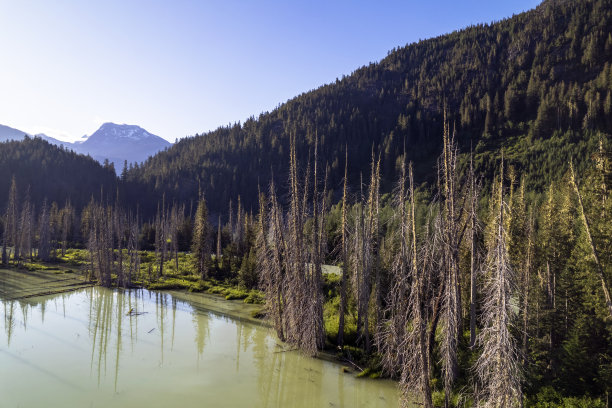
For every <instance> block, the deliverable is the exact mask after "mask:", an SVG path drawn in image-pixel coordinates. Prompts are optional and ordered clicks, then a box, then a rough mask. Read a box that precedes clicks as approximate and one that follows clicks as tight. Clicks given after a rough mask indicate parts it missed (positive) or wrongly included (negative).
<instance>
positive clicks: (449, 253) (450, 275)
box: [439, 112, 462, 407]
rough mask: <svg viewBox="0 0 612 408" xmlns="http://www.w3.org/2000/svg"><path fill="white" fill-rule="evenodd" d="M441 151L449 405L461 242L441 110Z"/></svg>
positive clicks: (453, 163)
mask: <svg viewBox="0 0 612 408" xmlns="http://www.w3.org/2000/svg"><path fill="white" fill-rule="evenodd" d="M444 115H445V124H444V144H443V146H444V152H443V153H442V157H441V160H442V168H441V170H442V180H441V182H442V186H441V187H442V191H441V192H440V193H441V194H440V195H441V202H440V204H441V211H440V216H441V222H440V226H439V228H441V230H442V231H441V235H442V245H443V263H442V264H443V269H442V270H443V281H444V283H443V285H444V286H443V288H444V292H443V299H442V316H441V317H442V322H443V331H442V344H441V349H440V351H441V356H442V373H443V377H444V396H445V406H446V407H448V406H449V400H450V395H451V391H452V387H453V384H454V382H455V380H456V378H457V371H458V361H457V349H458V345H459V338H460V333H461V330H460V328H461V289H460V284H459V248H460V245H461V227H460V225H459V224H460V220H461V218H462V217H461V211H462V210H461V209H460V208H459V205H458V204H459V203H458V202H457V200H458V198H459V194H458V184H459V183H458V176H457V171H456V167H457V147H456V146H455V142H454V134H453V136H452V137H451V135H450V129H449V125H448V122H446V112H445V114H444Z"/></svg>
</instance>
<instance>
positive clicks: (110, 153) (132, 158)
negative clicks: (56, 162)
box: [0, 123, 171, 171]
mask: <svg viewBox="0 0 612 408" xmlns="http://www.w3.org/2000/svg"><path fill="white" fill-rule="evenodd" d="M26 135H27V136H30V137H39V138H41V139H43V140H46V141H47V142H49V143H51V144H54V145H56V146H64V147H65V148H67V149H70V150H74V151H75V152H76V153H81V154H85V155H90V156H91V157H93V158H94V159H96V160H97V161H99V162H100V163H103V162H104V161H106V160H108V161H109V162H110V163H113V165H114V167H115V170H116V171H121V169H122V168H123V164H124V162H125V161H126V160H127V162H128V163H140V162H143V161H145V160H146V159H147V158H148V157H149V156H153V155H154V154H155V153H157V152H159V151H160V150H163V149H165V148H167V147H169V146H171V143H169V142H168V141H166V140H165V139H163V138H161V137H159V136H156V135H154V134H152V133H149V132H147V131H146V130H145V129H143V128H141V127H140V126H136V125H125V124H123V125H118V124H114V123H104V124H103V125H102V126H100V128H99V129H98V130H96V131H95V132H94V133H93V134H92V135H91V136H83V138H81V139H80V140H78V141H76V142H74V143H70V142H64V141H61V140H58V139H55V138H53V137H50V136H47V135H45V134H42V133H41V134H37V135H31V134H28V133H27V132H23V131H21V130H18V129H14V128H11V127H8V126H4V125H0V142H3V141H7V140H23V139H24V137H25V136H26Z"/></svg>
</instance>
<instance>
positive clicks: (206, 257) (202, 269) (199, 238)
mask: <svg viewBox="0 0 612 408" xmlns="http://www.w3.org/2000/svg"><path fill="white" fill-rule="evenodd" d="M210 232H211V228H210V224H209V222H208V209H207V207H206V199H205V198H204V197H203V196H202V197H200V200H199V201H198V208H197V210H196V214H195V221H194V226H193V240H192V244H191V252H192V255H193V259H194V262H195V267H196V271H197V273H198V275H200V277H201V278H202V279H207V278H208V277H209V271H210V263H211V262H210V261H211V250H210Z"/></svg>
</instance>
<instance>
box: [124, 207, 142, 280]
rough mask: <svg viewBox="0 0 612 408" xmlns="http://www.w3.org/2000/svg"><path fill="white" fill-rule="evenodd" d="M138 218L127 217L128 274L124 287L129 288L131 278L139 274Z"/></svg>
mask: <svg viewBox="0 0 612 408" xmlns="http://www.w3.org/2000/svg"><path fill="white" fill-rule="evenodd" d="M138 235H139V228H138V216H136V217H135V218H134V217H132V216H128V239H127V257H128V273H127V275H126V276H125V281H124V286H125V287H126V288H129V287H130V286H131V285H132V277H134V276H137V275H138V273H139V272H140V255H139V254H138Z"/></svg>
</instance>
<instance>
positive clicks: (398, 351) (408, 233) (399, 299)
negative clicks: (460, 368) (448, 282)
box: [379, 162, 433, 408]
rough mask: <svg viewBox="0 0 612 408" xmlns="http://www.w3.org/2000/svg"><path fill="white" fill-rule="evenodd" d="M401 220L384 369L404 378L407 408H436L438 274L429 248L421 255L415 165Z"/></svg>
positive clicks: (403, 192) (401, 191)
mask: <svg viewBox="0 0 612 408" xmlns="http://www.w3.org/2000/svg"><path fill="white" fill-rule="evenodd" d="M407 178H408V179H409V180H407ZM407 182H409V188H408V189H406V184H407ZM407 202H408V205H409V210H408V209H407V207H406V206H407ZM395 214H396V217H397V219H398V230H397V236H396V237H395V240H396V241H397V253H396V255H395V259H394V261H393V267H392V270H391V282H392V285H391V291H390V294H389V298H388V306H387V310H386V315H387V316H388V319H387V320H386V321H384V322H383V323H382V325H381V329H380V330H379V336H381V338H380V340H379V343H380V344H381V348H382V353H383V367H384V369H385V371H387V372H388V373H390V374H399V376H400V387H401V389H402V400H401V401H402V405H403V406H412V405H413V403H415V402H416V403H418V404H420V405H423V406H424V407H427V408H431V407H433V403H432V396H431V387H430V383H429V379H430V373H429V371H430V369H429V366H430V364H429V351H428V347H427V323H428V322H427V320H428V319H427V310H428V301H427V295H426V288H427V285H428V284H429V282H428V281H429V275H430V274H431V272H432V269H433V268H432V266H433V262H432V261H433V256H432V251H431V250H430V245H428V244H429V242H426V245H424V247H423V251H421V252H418V249H417V236H416V225H415V223H416V220H415V201H414V184H413V178H412V164H411V165H410V168H409V174H408V176H407V175H406V165H405V163H403V162H402V175H401V179H400V183H399V185H398V187H397V189H396V193H395ZM427 241H429V240H427ZM419 256H420V257H421V259H420V262H419ZM415 400H416V401H415Z"/></svg>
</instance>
